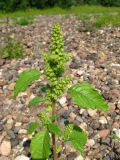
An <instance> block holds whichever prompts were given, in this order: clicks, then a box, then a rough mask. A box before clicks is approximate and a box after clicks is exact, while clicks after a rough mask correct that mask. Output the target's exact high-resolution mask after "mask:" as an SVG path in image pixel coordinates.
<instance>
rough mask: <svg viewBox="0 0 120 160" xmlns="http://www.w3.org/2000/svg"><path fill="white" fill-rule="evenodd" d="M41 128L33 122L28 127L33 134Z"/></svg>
mask: <svg viewBox="0 0 120 160" xmlns="http://www.w3.org/2000/svg"><path fill="white" fill-rule="evenodd" d="M38 127H39V123H37V122H31V123H30V124H29V126H28V133H29V134H32V133H33V132H34V131H35V130H36V129H37V128H38Z"/></svg>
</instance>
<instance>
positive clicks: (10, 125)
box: [6, 118, 14, 129]
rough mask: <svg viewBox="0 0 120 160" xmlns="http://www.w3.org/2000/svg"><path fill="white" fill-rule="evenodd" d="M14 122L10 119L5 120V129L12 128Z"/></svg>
mask: <svg viewBox="0 0 120 160" xmlns="http://www.w3.org/2000/svg"><path fill="white" fill-rule="evenodd" d="M13 124H14V121H13V119H12V118H10V119H8V120H7V123H6V127H7V129H11V128H12V127H13Z"/></svg>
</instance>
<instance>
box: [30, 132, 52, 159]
mask: <svg viewBox="0 0 120 160" xmlns="http://www.w3.org/2000/svg"><path fill="white" fill-rule="evenodd" d="M30 152H31V156H32V159H46V158H48V157H49V155H50V153H51V152H50V136H49V133H48V131H41V132H40V133H38V134H36V135H35V137H33V138H32V141H31V145H30Z"/></svg>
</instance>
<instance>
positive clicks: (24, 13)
mask: <svg viewBox="0 0 120 160" xmlns="http://www.w3.org/2000/svg"><path fill="white" fill-rule="evenodd" d="M83 13H89V14H93V13H96V14H97V13H102V14H105V13H120V7H103V6H89V5H84V6H76V7H72V8H69V9H65V8H64V9H63V8H59V7H54V8H46V9H36V8H28V9H26V10H21V11H20V10H19V11H16V12H8V13H4V12H0V17H1V18H2V17H3V18H4V17H7V16H9V17H11V18H15V17H29V16H35V15H57V14H63V15H64V14H65V15H66V14H76V15H79V14H83Z"/></svg>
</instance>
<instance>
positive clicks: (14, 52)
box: [0, 17, 24, 58]
mask: <svg viewBox="0 0 120 160" xmlns="http://www.w3.org/2000/svg"><path fill="white" fill-rule="evenodd" d="M9 21H10V20H9V17H7V18H6V35H5V42H4V46H2V47H1V51H0V55H1V56H2V57H3V58H21V57H23V51H24V49H23V45H22V44H21V43H20V42H19V41H18V40H16V39H15V37H14V36H12V34H11V33H10V32H9V29H8V28H9Z"/></svg>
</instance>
